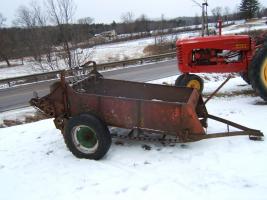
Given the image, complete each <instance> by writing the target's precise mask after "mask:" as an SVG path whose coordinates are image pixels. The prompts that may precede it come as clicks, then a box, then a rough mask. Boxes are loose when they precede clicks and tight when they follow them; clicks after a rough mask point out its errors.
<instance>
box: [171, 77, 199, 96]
mask: <svg viewBox="0 0 267 200" xmlns="http://www.w3.org/2000/svg"><path fill="white" fill-rule="evenodd" d="M175 86H180V87H189V88H195V89H197V90H198V91H199V92H200V93H201V92H202V91H203V88H204V81H203V79H202V78H200V77H199V76H197V75H195V74H183V75H181V76H179V77H178V78H177V79H176V81H175Z"/></svg>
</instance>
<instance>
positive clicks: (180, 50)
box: [177, 45, 183, 64]
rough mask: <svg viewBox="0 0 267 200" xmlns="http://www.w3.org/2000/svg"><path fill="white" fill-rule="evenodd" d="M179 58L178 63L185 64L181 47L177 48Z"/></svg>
mask: <svg viewBox="0 0 267 200" xmlns="http://www.w3.org/2000/svg"><path fill="white" fill-rule="evenodd" d="M177 57H178V63H179V64H183V51H182V46H181V45H179V46H178V47H177Z"/></svg>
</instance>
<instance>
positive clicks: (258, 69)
mask: <svg viewBox="0 0 267 200" xmlns="http://www.w3.org/2000/svg"><path fill="white" fill-rule="evenodd" d="M266 62H267V46H264V47H263V48H262V49H260V50H259V51H258V52H257V54H256V56H254V58H253V60H252V62H251V64H250V66H249V70H248V75H249V80H250V82H251V85H252V88H253V89H254V90H255V91H256V93H257V94H258V95H259V96H260V97H261V98H262V99H264V101H267V77H265V78H262V76H263V73H264V69H265V70H266V67H267V66H266Z"/></svg>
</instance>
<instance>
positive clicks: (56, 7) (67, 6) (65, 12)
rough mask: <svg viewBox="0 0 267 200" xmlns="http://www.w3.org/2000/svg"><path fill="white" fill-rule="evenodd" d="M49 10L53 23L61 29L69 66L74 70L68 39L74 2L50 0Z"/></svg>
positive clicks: (48, 3) (69, 0)
mask: <svg viewBox="0 0 267 200" xmlns="http://www.w3.org/2000/svg"><path fill="white" fill-rule="evenodd" d="M47 8H48V13H49V16H50V20H51V22H52V23H54V24H55V25H57V27H58V28H59V33H60V37H61V40H62V43H63V49H64V52H65V54H66V58H67V64H68V67H69V68H72V67H73V62H72V54H71V49H70V43H69V38H68V37H69V36H70V33H69V26H68V25H69V24H71V23H72V21H73V16H74V12H75V5H74V3H73V0H48V1H47Z"/></svg>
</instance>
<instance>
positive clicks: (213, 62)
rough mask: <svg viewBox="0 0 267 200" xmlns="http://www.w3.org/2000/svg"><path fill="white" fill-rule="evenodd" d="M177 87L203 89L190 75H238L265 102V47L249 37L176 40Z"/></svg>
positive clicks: (266, 49)
mask: <svg viewBox="0 0 267 200" xmlns="http://www.w3.org/2000/svg"><path fill="white" fill-rule="evenodd" d="M176 47H177V58H178V67H179V69H180V71H181V72H182V73H183V74H182V75H181V76H179V77H178V78H177V80H176V82H175V85H176V86H187V87H191V88H196V89H198V90H199V91H200V92H201V91H202V90H203V85H204V84H203V80H202V79H201V78H200V77H199V76H197V75H195V74H191V73H232V72H235V73H240V75H241V76H242V77H243V79H244V80H245V81H246V82H247V83H249V84H251V85H252V87H253V88H254V90H255V91H256V92H257V93H258V94H259V96H261V97H262V98H263V99H264V100H265V101H267V46H266V45H265V46H264V45H263V43H262V44H260V45H257V46H256V42H255V41H254V40H253V39H252V38H251V37H250V36H248V35H224V36H222V35H217V36H207V37H197V38H189V39H183V40H178V41H177V42H176Z"/></svg>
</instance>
